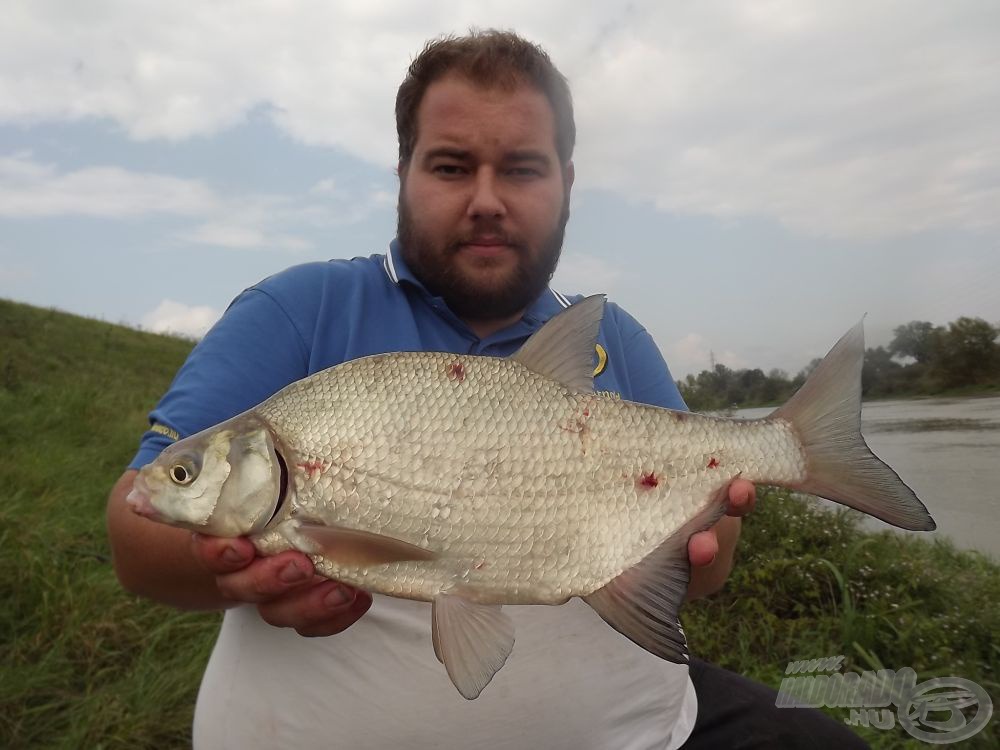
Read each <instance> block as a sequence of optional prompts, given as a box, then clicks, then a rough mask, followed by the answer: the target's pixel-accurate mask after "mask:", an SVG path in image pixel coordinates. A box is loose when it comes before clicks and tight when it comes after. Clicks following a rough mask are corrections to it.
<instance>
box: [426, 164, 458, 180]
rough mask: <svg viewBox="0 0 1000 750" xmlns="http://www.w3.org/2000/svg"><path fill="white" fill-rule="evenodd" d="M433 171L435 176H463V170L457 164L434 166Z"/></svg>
mask: <svg viewBox="0 0 1000 750" xmlns="http://www.w3.org/2000/svg"><path fill="white" fill-rule="evenodd" d="M433 171H434V173H435V174H440V175H444V176H445V177H454V176H456V175H460V174H463V173H464V172H465V169H464V168H463V167H460V166H459V165H458V164H436V165H435V166H434V168H433Z"/></svg>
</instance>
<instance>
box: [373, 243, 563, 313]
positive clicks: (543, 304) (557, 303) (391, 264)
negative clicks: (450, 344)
mask: <svg viewBox="0 0 1000 750" xmlns="http://www.w3.org/2000/svg"><path fill="white" fill-rule="evenodd" d="M382 268H383V270H384V271H385V274H386V276H388V277H389V280H390V281H391V282H392V283H393V284H396V285H397V286H401V285H404V284H409V285H412V286H414V287H416V288H417V289H419V290H420V291H421V292H422V293H423V294H425V295H427V296H428V297H433V296H434V295H432V294H431V293H430V292H429V291H428V290H427V287H425V286H424V285H423V282H421V281H420V279H418V278H417V277H416V276H415V275H414V274H413V271H411V270H410V267H409V266H408V265H407V264H406V261H405V260H404V259H403V249H402V247H401V246H400V244H399V240H398V239H394V240H393V241H392V242H390V243H389V250H388V252H386V254H385V258H384V259H383V261H382ZM571 304H572V302H570V300H569V299H567V298H566V296H565V295H563V294H560V293H559V292H557V291H555V290H554V289H552V288H551V287H545V290H544V291H543V292H542V293H541V294H540V295H538V298H537V299H536V300H535V301H534V302H532V303H531V305H529V306H528V309H527V310H525V311H524V315H523V316H522V318H521V321H520V322H521V323H523V324H527V325H528V327H529V328H530V329H531V330H536V329H538V328H541V327H542V325H543V324H544V323H545V321H547V320H548V319H549V318H551V317H552V316H553V315H555V314H556V313H558V312H560V311H561V310H564V309H566V308H567V307H569V306H570V305H571ZM514 325H515V326H517V325H519V324H517V323H515V324H514Z"/></svg>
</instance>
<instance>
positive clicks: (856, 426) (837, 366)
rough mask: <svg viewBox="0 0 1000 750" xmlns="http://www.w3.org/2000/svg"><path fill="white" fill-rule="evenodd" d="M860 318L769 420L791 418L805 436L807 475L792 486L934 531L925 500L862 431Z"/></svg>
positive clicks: (904, 524) (891, 520)
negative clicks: (904, 481) (885, 459)
mask: <svg viewBox="0 0 1000 750" xmlns="http://www.w3.org/2000/svg"><path fill="white" fill-rule="evenodd" d="M864 353H865V334H864V330H863V328H862V323H861V322H859V323H858V324H857V325H856V326H854V328H852V329H851V330H850V331H848V332H847V333H846V334H845V335H844V337H843V338H842V339H841V340H840V341H838V342H837V344H836V346H834V347H833V349H831V350H830V353H829V354H827V355H826V357H825V358H824V359H823V361H822V362H820V364H819V366H818V367H817V368H816V369H815V370H814V371H813V372H812V374H811V375H810V376H809V378H808V379H807V380H806V382H805V384H804V385H803V386H802V388H800V389H799V391H798V392H797V393H796V394H795V395H794V396H792V398H791V399H789V400H788V402H787V403H785V404H784V405H783V406H781V407H780V408H778V409H777V410H776V411H774V412H772V413H771V414H770V415H769V416H768V417H767V419H770V420H777V419H783V420H785V421H786V422H789V423H791V425H792V427H793V428H794V430H795V432H796V433H797V434H798V436H799V439H800V440H801V441H802V446H803V450H804V452H805V456H806V479H805V481H803V482H802V483H801V484H798V485H795V486H793V487H792V489H796V490H801V491H802V492H808V493H810V494H813V495H819V496H820V497H825V498H827V499H828V500H834V501H836V502H838V503H843V504H844V505H847V506H850V507H851V508H854V509H856V510H860V511H863V512H864V513H868V514H869V515H872V516H875V517H876V518H881V519H882V520H883V521H886V522H887V523H891V524H893V525H894V526H899V527H901V528H904V529H911V530H913V531H931V530H933V529H934V528H935V526H936V525H935V523H934V520H933V519H932V518H931V516H930V514H929V513H928V512H927V508H926V507H924V504H923V503H922V502H920V500H918V499H917V496H916V495H915V494H914V493H913V490H911V489H910V488H909V487H907V486H906V485H905V484H903V481H902V480H901V479H900V478H899V475H898V474H896V472H894V471H893V470H892V469H891V468H889V466H887V465H886V464H884V463H883V462H882V461H880V460H879V459H878V457H877V456H875V454H874V453H872V452H871V449H869V447H868V444H867V443H865V439H864V438H863V437H862V436H861V367H862V364H863V361H864Z"/></svg>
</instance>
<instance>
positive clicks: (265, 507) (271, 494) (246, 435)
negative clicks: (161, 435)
mask: <svg viewBox="0 0 1000 750" xmlns="http://www.w3.org/2000/svg"><path fill="white" fill-rule="evenodd" d="M285 477H286V475H285V469H284V464H283V463H282V461H281V459H280V458H279V456H278V453H277V451H276V450H275V441H274V436H273V435H272V433H271V430H270V429H269V428H268V426H267V425H266V424H265V423H264V422H263V420H261V419H260V418H259V417H256V416H255V415H253V414H243V415H240V416H238V417H234V418H233V419H230V420H228V421H226V422H223V423H221V424H219V425H217V426H215V427H210V428H209V429H207V430H203V431H202V432H199V433H197V434H196V435H192V436H191V437H188V438H185V439H183V440H180V441H178V442H176V443H174V444H173V445H170V446H168V447H167V448H166V449H164V451H163V453H161V454H160V455H159V456H158V457H157V458H156V460H155V461H153V462H152V463H150V464H147V465H146V466H144V467H143V468H142V469H141V470H140V471H139V475H138V476H137V477H136V479H135V483H134V485H133V489H132V492H131V493H129V495H128V497H127V498H126V500H127V501H128V503H129V504H130V505H131V506H132V509H133V510H134V511H135V512H136V513H138V514H139V515H142V516H145V517H147V518H150V519H151V520H154V521H159V522H161V523H166V524H170V525H171V526H179V527H181V528H185V529H191V530H192V531H197V532H200V533H202V534H209V535H211V536H223V537H234V536H243V535H247V534H255V533H258V532H259V531H261V530H263V528H264V527H265V526H267V524H268V523H269V522H270V521H271V519H272V518H273V517H274V514H275V512H276V511H277V509H278V506H279V503H280V501H281V498H282V495H283V492H284V489H285V487H284V485H285Z"/></svg>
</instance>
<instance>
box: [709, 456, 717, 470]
mask: <svg viewBox="0 0 1000 750" xmlns="http://www.w3.org/2000/svg"><path fill="white" fill-rule="evenodd" d="M718 466H719V460H718V459H717V458H716V457H715V456H712V457H711V458H710V459H709V460H708V468H710V469H715V468H718Z"/></svg>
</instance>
